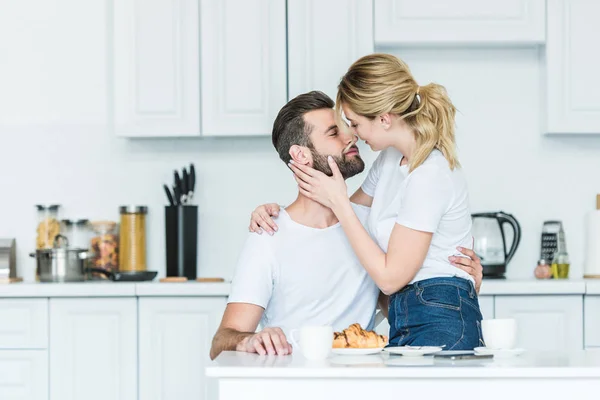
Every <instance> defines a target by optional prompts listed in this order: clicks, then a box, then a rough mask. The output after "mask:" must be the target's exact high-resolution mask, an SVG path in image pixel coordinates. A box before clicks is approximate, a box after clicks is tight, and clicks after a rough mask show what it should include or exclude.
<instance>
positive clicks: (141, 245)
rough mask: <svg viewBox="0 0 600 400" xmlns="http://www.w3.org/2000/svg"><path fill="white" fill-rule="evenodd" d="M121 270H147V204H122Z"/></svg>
mask: <svg viewBox="0 0 600 400" xmlns="http://www.w3.org/2000/svg"><path fill="white" fill-rule="evenodd" d="M119 211H120V213H121V223H120V225H121V232H120V234H119V252H120V255H119V271H121V272H132V271H145V270H146V214H147V213H148V207H146V206H121V207H120V209H119Z"/></svg>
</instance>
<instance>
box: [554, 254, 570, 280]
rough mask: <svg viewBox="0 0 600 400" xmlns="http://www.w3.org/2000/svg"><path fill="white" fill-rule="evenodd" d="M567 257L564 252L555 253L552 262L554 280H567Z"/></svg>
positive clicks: (568, 264)
mask: <svg viewBox="0 0 600 400" xmlns="http://www.w3.org/2000/svg"><path fill="white" fill-rule="evenodd" d="M569 266H570V263H569V255H568V254H567V252H566V251H560V252H557V253H556V255H555V256H554V260H552V277H553V278H554V279H567V278H568V277H569Z"/></svg>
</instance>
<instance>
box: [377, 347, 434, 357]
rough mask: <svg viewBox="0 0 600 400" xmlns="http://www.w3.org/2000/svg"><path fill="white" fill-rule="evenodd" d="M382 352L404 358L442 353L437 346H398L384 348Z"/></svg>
mask: <svg viewBox="0 0 600 400" xmlns="http://www.w3.org/2000/svg"><path fill="white" fill-rule="evenodd" d="M384 350H385V351H387V352H388V353H391V354H400V355H403V356H406V357H421V356H425V355H427V354H433V353H437V352H438V351H442V348H441V347H439V346H398V347H386V348H385V349H384Z"/></svg>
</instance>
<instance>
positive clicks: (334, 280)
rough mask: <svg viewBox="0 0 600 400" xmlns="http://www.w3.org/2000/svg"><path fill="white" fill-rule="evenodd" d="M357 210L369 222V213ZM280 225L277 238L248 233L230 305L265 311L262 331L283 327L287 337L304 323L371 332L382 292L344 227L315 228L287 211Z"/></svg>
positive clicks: (360, 207) (282, 215)
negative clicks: (261, 308) (268, 328)
mask: <svg viewBox="0 0 600 400" xmlns="http://www.w3.org/2000/svg"><path fill="white" fill-rule="evenodd" d="M353 207H354V211H355V212H356V214H357V216H358V217H359V219H361V221H362V222H363V223H365V222H366V218H367V216H368V213H369V209H368V208H367V207H362V206H359V205H355V204H353ZM275 221H276V223H277V225H278V228H279V229H278V231H277V232H276V233H275V234H274V235H273V236H270V235H268V234H266V233H263V234H262V235H258V234H256V233H250V234H249V236H248V239H247V240H246V244H245V246H244V249H243V250H242V253H241V256H240V258H239V261H238V264H237V267H236V270H235V274H234V278H233V282H232V288H231V293H230V295H229V300H228V303H250V304H255V305H258V306H260V307H263V308H264V309H265V312H264V314H263V317H262V319H261V326H262V328H266V327H280V328H281V329H283V331H284V333H285V334H286V336H287V337H288V338H289V334H290V331H291V330H292V329H295V328H301V327H302V326H305V325H332V326H333V329H334V330H336V331H341V330H342V329H345V328H347V327H348V326H349V325H351V324H353V323H356V322H358V323H359V324H360V325H361V326H362V327H363V328H364V329H372V328H373V326H372V325H373V321H374V315H375V309H376V306H377V298H378V295H379V289H378V288H377V286H376V285H375V283H374V282H373V280H372V279H371V278H370V277H369V275H368V274H367V272H366V271H365V269H364V268H363V267H362V266H361V264H360V262H359V261H358V259H357V257H356V255H355V254H354V251H353V250H352V246H350V243H349V242H348V239H347V237H346V235H345V234H344V230H343V229H342V227H341V225H340V224H339V223H338V224H335V225H332V226H330V227H328V228H325V229H317V228H311V227H308V226H305V225H301V224H299V223H296V222H294V221H293V220H292V219H291V218H290V216H289V214H288V213H287V212H286V211H285V210H283V209H282V210H281V211H280V213H279V217H277V218H276V219H275ZM288 340H289V341H290V343H291V340H290V339H288Z"/></svg>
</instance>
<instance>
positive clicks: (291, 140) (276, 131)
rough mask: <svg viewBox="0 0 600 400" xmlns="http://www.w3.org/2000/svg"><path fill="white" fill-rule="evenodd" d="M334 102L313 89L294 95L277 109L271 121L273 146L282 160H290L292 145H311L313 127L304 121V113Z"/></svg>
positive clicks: (326, 106) (331, 106)
mask: <svg viewBox="0 0 600 400" xmlns="http://www.w3.org/2000/svg"><path fill="white" fill-rule="evenodd" d="M334 104H335V103H334V102H333V100H332V99H331V98H330V97H329V96H327V95H326V94H325V93H323V92H320V91H317V90H313V91H312V92H308V93H304V94H301V95H298V96H296V97H294V98H293V99H292V100H290V101H289V102H288V103H287V104H286V105H285V106H283V108H282V109H281V110H279V113H278V114H277V118H275V122H274V123H273V146H275V149H276V150H277V153H279V158H281V159H282V160H283V162H285V163H286V164H287V163H289V162H290V160H291V156H290V148H291V147H292V146H293V145H298V146H305V147H309V148H311V147H312V143H311V141H310V136H309V135H310V132H311V131H312V128H313V127H312V125H310V124H307V123H306V121H304V115H305V114H306V113H308V112H310V111H314V110H320V109H323V108H333V106H334Z"/></svg>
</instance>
